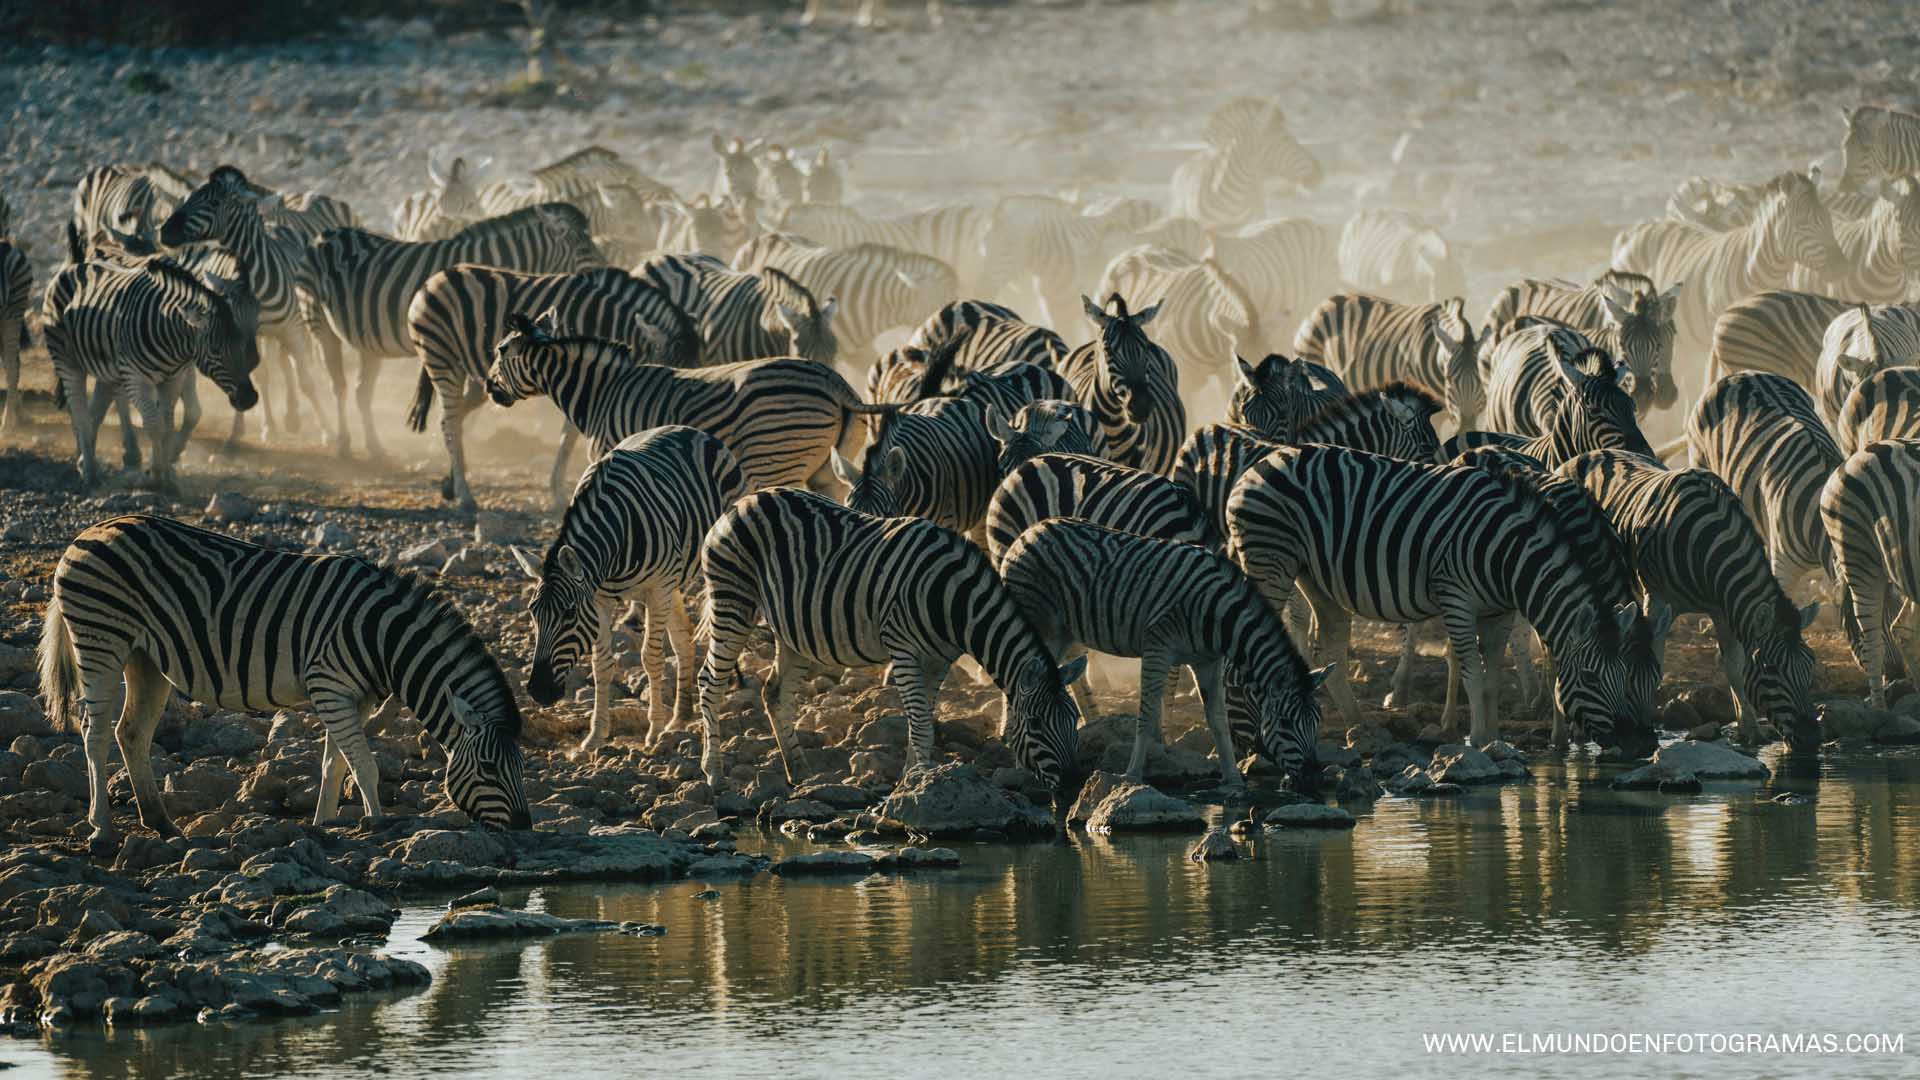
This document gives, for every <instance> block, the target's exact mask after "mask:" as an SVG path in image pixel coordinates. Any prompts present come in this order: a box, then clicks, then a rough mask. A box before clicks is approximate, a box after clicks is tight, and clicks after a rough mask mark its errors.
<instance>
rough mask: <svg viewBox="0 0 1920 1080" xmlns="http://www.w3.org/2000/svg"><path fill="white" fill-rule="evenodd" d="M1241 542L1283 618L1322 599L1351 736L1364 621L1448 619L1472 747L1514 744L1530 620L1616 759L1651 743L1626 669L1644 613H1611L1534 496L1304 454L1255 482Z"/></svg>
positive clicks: (1560, 695) (1577, 711)
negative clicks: (1510, 641) (1509, 700)
mask: <svg viewBox="0 0 1920 1080" xmlns="http://www.w3.org/2000/svg"><path fill="white" fill-rule="evenodd" d="M1227 533H1228V554H1229V557H1231V558H1232V559H1233V560H1234V561H1235V562H1236V563H1238V564H1239V566H1240V567H1241V569H1242V570H1244V571H1245V572H1246V573H1247V576H1248V577H1250V578H1252V579H1253V581H1254V584H1255V585H1256V586H1258V588H1259V589H1260V591H1261V593H1262V595H1264V596H1265V597H1266V598H1267V600H1268V602H1269V603H1273V604H1279V605H1284V604H1285V603H1286V598H1287V596H1288V595H1289V594H1290V593H1291V591H1292V590H1293V588H1294V587H1295V585H1296V584H1297V585H1298V587H1299V588H1300V590H1301V591H1302V592H1304V593H1305V594H1306V597H1307V601H1308V603H1309V604H1310V605H1311V606H1312V608H1313V614H1314V617H1315V619H1316V621H1317V622H1318V624H1319V632H1318V635H1317V641H1318V654H1319V655H1318V657H1317V659H1318V660H1321V661H1325V662H1329V663H1331V664H1332V666H1333V676H1334V677H1333V678H1331V679H1329V680H1328V684H1327V685H1328V690H1329V692H1330V693H1331V694H1332V696H1333V699H1334V701H1335V702H1337V703H1338V704H1339V706H1340V708H1341V711H1342V713H1343V714H1344V715H1345V716H1346V718H1347V722H1348V723H1355V724H1357V723H1359V722H1360V712H1359V703H1358V702H1357V701H1356V700H1355V699H1354V696H1353V690H1352V688H1351V687H1350V686H1349V685H1348V682H1347V673H1346V659H1347V648H1348V637H1349V634H1350V632H1351V625H1352V621H1353V616H1354V615H1359V616H1362V617H1364V618H1371V619H1380V620H1383V621H1386V622H1395V623H1413V622H1420V621H1422V620H1425V619H1430V618H1434V617H1436V616H1437V617H1439V618H1440V619H1441V620H1442V621H1443V622H1444V623H1445V625H1446V628H1447V637H1448V640H1449V643H1450V644H1451V646H1452V648H1453V650H1454V653H1455V655H1456V656H1458V657H1459V658H1460V666H1461V673H1462V679H1463V681H1464V682H1465V684H1466V687H1467V700H1468V703H1469V707H1470V709H1471V714H1472V719H1473V725H1472V732H1471V738H1472V740H1473V742H1474V743H1475V744H1476V745H1485V744H1487V743H1489V742H1491V741H1493V740H1494V739H1496V738H1498V734H1499V733H1498V719H1499V710H1498V708H1497V690H1498V686H1499V683H1498V680H1495V679H1490V678H1488V677H1487V674H1488V669H1489V667H1490V666H1491V665H1490V661H1491V659H1492V657H1493V656H1494V655H1496V650H1497V649H1499V648H1501V647H1504V645H1505V643H1506V641H1507V638H1508V637H1509V633H1510V630H1511V627H1512V625H1513V620H1514V618H1515V615H1516V613H1517V614H1518V616H1519V617H1521V618H1524V619H1526V620H1527V622H1529V623H1531V624H1532V625H1533V627H1534V628H1535V629H1536V630H1537V631H1538V632H1539V634H1540V637H1541V640H1542V641H1543V642H1545V644H1546V646H1547V650H1548V653H1549V654H1550V655H1551V656H1552V657H1553V659H1554V661H1555V663H1556V665H1557V672H1558V679H1557V680H1556V683H1555V687H1554V691H1555V700H1556V701H1557V702H1558V703H1559V705H1560V707H1561V709H1562V710H1563V711H1564V712H1565V713H1566V715H1567V716H1568V717H1569V718H1570V719H1572V720H1573V721H1574V722H1575V723H1578V724H1581V725H1583V727H1584V729H1585V730H1586V731H1587V732H1588V734H1589V735H1590V737H1592V738H1593V739H1594V741H1596V742H1599V743H1600V744H1601V745H1602V746H1610V745H1614V744H1615V743H1617V742H1637V741H1641V740H1640V738H1639V735H1638V729H1639V727H1640V726H1641V725H1642V723H1643V720H1644V718H1643V717H1642V716H1641V715H1639V714H1638V712H1637V705H1638V703H1636V702H1635V701H1634V700H1633V697H1632V695H1631V694H1630V692H1629V677H1628V673H1627V670H1626V669H1627V664H1626V662H1625V659H1624V654H1625V647H1624V641H1625V638H1626V635H1627V633H1628V632H1629V631H1630V630H1631V629H1632V628H1633V626H1634V623H1635V622H1636V621H1637V620H1638V619H1640V618H1641V616H1640V614H1639V612H1638V609H1635V608H1631V607H1622V608H1620V609H1618V610H1615V609H1614V607H1613V606H1612V605H1610V604H1608V603H1606V599H1605V597H1604V596H1603V595H1602V594H1601V592H1600V588H1599V583H1598V582H1596V581H1595V580H1594V579H1593V578H1592V576H1591V575H1590V574H1589V573H1588V572H1587V570H1586V567H1585V565H1584V563H1583V562H1582V559H1581V554H1580V553H1579V552H1578V551H1575V550H1574V548H1573V546H1572V544H1571V543H1570V541H1569V538H1568V537H1567V536H1566V535H1565V534H1564V533H1563V532H1562V531H1561V529H1560V526H1559V523H1558V520H1557V519H1556V517H1555V516H1554V514H1553V513H1552V511H1551V510H1550V509H1549V508H1548V507H1547V505H1546V504H1545V503H1544V502H1543V501H1542V500H1541V498H1540V495H1539V493H1538V492H1537V491H1535V490H1534V489H1533V488H1532V487H1531V486H1529V485H1526V484H1522V483H1518V482H1515V481H1514V480H1513V479H1511V478H1509V477H1506V476H1504V475H1500V474H1494V473H1489V472H1483V471H1480V470H1477V469H1461V468H1442V467H1437V466H1433V465H1420V464H1414V463H1411V462H1404V461H1396V460H1394V459H1392V458H1385V457H1379V456H1376V455H1373V454H1365V453H1361V452H1359V451H1355V450H1349V449H1346V448H1345V447H1332V446H1303V447H1288V448H1285V449H1281V450H1277V451H1275V452H1274V453H1272V454H1270V455H1268V456H1267V457H1265V458H1262V459H1261V460H1260V461H1258V462H1256V463H1255V464H1254V465H1253V466H1252V467H1251V468H1249V469H1248V470H1247V472H1246V474H1245V475H1243V476H1242V477H1241V478H1240V482H1239V483H1238V484H1237V485H1236V486H1235V487H1234V490H1233V495H1232V496H1231V497H1230V498H1229V499H1228V500H1227ZM1648 704H1650V703H1648Z"/></svg>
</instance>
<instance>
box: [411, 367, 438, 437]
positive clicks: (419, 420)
mask: <svg viewBox="0 0 1920 1080" xmlns="http://www.w3.org/2000/svg"><path fill="white" fill-rule="evenodd" d="M431 408H433V377H432V376H430V375H428V374H427V365H425V364H421V365H420V381H419V382H416V383H414V384H413V403H412V404H410V405H408V406H407V426H408V427H410V428H412V429H413V430H415V431H425V430H427V410H428V409H431Z"/></svg>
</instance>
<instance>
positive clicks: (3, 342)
mask: <svg viewBox="0 0 1920 1080" xmlns="http://www.w3.org/2000/svg"><path fill="white" fill-rule="evenodd" d="M0 368H5V369H6V375H7V403H6V406H5V407H4V408H0V432H5V431H10V430H12V428H13V425H14V421H15V418H16V416H17V414H18V413H19V411H20V322H19V320H17V319H9V320H7V321H6V322H4V323H0Z"/></svg>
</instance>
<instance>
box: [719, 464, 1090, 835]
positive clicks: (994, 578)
mask: <svg viewBox="0 0 1920 1080" xmlns="http://www.w3.org/2000/svg"><path fill="white" fill-rule="evenodd" d="M702 568H703V569H704V571H705V573H706V579H707V592H706V599H705V602H704V603H703V604H702V605H701V608H700V629H699V637H700V638H701V639H702V640H704V641H705V642H706V644H707V656H706V662H705V664H704V665H703V666H702V667H701V669H700V677H699V681H698V686H699V699H700V716H701V719H702V721H703V723H704V725H705V737H704V739H703V748H702V750H701V754H700V767H701V770H702V771H703V772H704V773H705V774H706V776H707V779H708V782H709V783H712V784H716V785H717V784H719V783H720V782H721V777H722V776H723V775H724V771H723V770H722V768H721V761H720V745H719V737H718V736H719V731H718V726H717V719H716V717H715V715H714V710H715V706H716V704H717V701H716V699H717V698H718V696H719V694H720V690H721V687H722V686H723V685H724V683H725V681H726V680H727V678H728V677H729V676H731V675H732V674H733V671H734V668H735V666H736V665H737V664H738V663H739V660H740V654H741V652H743V651H744V650H745V649H746V646H747V641H748V638H749V636H750V635H751V634H752V632H753V628H754V624H755V623H756V621H757V620H758V617H759V615H760V614H761V613H762V612H764V613H765V614H766V617H767V621H768V623H769V624H771V627H772V630H773V638H774V648H775V652H774V663H773V671H772V673H771V674H770V675H769V676H768V678H767V681H766V684H765V686H764V688H763V690H762V692H761V701H762V702H763V704H764V706H765V708H766V711H767V713H768V717H769V719H770V720H771V721H772V726H773V734H774V740H775V742H776V743H777V744H778V746H779V748H780V756H781V760H782V761H783V762H784V763H785V765H786V769H787V775H788V777H789V778H790V779H791V780H792V781H794V782H796V783H797V782H799V781H800V780H801V779H803V778H804V777H806V776H807V775H808V773H807V769H806V765H805V763H804V761H803V760H802V759H801V751H800V748H799V746H798V745H797V744H796V743H795V742H794V739H793V734H792V727H793V716H794V711H795V709H796V708H797V707H798V704H799V703H798V701H797V700H796V697H797V692H798V690H799V680H800V678H801V676H802V675H804V674H805V673H806V672H805V670H804V669H806V668H810V667H812V666H814V665H830V666H834V667H841V668H849V667H872V666H876V665H880V664H887V665H890V666H889V669H888V678H887V681H888V682H890V683H892V684H893V687H894V689H895V690H896V691H898V692H899V694H900V699H901V703H902V704H903V705H904V706H905V710H906V714H907V771H909V772H911V771H912V770H913V769H914V768H916V767H919V766H927V765H931V764H932V763H933V751H934V745H933V713H934V704H935V699H936V698H937V697H938V696H939V693H940V684H941V683H942V682H944V681H945V680H946V675H947V669H948V668H949V667H950V666H951V665H952V664H953V662H954V661H955V660H957V659H959V658H960V657H961V656H963V655H965V656H970V657H972V658H973V659H974V660H975V661H977V662H978V663H979V664H980V666H981V667H982V668H984V669H985V670H986V672H987V674H988V675H989V676H991V677H992V679H993V681H994V683H995V684H996V685H997V686H999V688H1000V690H1001V692H1002V693H1004V694H1005V695H1006V707H1005V710H1004V712H1003V714H1002V715H1003V721H1002V730H1001V738H1002V739H1003V740H1004V741H1005V743H1006V745H1007V747H1008V749H1010V750H1011V751H1012V752H1013V756H1014V760H1015V761H1016V762H1018V763H1019V764H1021V765H1023V766H1025V767H1026V768H1027V769H1028V770H1029V771H1031V772H1032V773H1033V774H1034V775H1035V776H1037V777H1039V778H1040V780H1041V782H1042V783H1044V784H1045V785H1047V786H1048V787H1050V788H1052V789H1053V791H1054V798H1055V802H1056V805H1057V807H1058V808H1059V809H1061V810H1064V809H1065V808H1066V806H1067V804H1068V802H1069V801H1070V800H1071V799H1072V798H1073V797H1074V795H1075V794H1076V793H1077V791H1078V789H1079V786H1080V783H1081V781H1082V779H1083V777H1084V774H1083V772H1082V771H1081V768H1080V763H1079V755H1080V739H1079V732H1078V725H1079V720H1080V716H1079V711H1078V710H1077V709H1076V708H1075V707H1074V704H1073V699H1072V697H1071V696H1070V695H1069V694H1068V692H1067V684H1068V683H1070V682H1072V681H1073V680H1075V679H1077V678H1079V676H1080V673H1081V672H1082V671H1083V670H1085V667H1086V663H1085V661H1084V660H1078V661H1075V662H1073V663H1069V664H1067V665H1065V666H1064V667H1063V666H1061V665H1059V664H1057V663H1055V661H1054V657H1053V655H1052V654H1051V653H1049V652H1048V651H1047V647H1046V643H1045V642H1044V641H1042V640H1041V638H1040V636H1039V635H1038V634H1036V633H1034V631H1033V628H1032V627H1031V626H1029V625H1028V624H1027V621H1026V620H1025V619H1024V618H1022V617H1021V615H1020V611H1019V608H1017V607H1016V606H1015V605H1014V602H1013V598H1012V597H1011V596H1010V595H1009V594H1008V593H1007V589H1006V586H1005V585H1003V584H1001V582H1000V578H999V576H998V575H997V574H995V573H994V571H993V567H992V565H990V564H989V563H988V562H987V557H986V556H985V555H983V554H981V553H980V549H979V548H977V547H975V546H974V545H972V544H970V543H968V542H967V541H966V540H965V538H963V537H961V536H960V535H959V534H958V533H955V532H953V531H951V530H948V529H943V528H941V527H940V526H938V525H935V524H934V523H933V522H931V521H925V520H923V519H920V518H873V517H868V516H867V515H865V514H861V513H857V512H855V511H852V510H848V509H847V508H846V507H844V506H841V505H839V504H837V503H835V502H833V501H832V500H830V499H826V498H823V497H821V496H819V495H816V494H814V493H812V492H808V491H801V490H798V489H794V488H777V489H774V490H771V491H761V492H757V493H755V494H752V495H749V496H747V497H746V498H744V499H741V500H740V501H738V502H736V503H734V504H733V506H732V507H731V508H729V509H728V510H727V512H726V513H724V514H722V515H721V517H720V520H719V521H718V522H715V523H714V526H713V529H712V530H711V531H709V532H708V533H707V539H706V544H705V547H704V550H703V552H702Z"/></svg>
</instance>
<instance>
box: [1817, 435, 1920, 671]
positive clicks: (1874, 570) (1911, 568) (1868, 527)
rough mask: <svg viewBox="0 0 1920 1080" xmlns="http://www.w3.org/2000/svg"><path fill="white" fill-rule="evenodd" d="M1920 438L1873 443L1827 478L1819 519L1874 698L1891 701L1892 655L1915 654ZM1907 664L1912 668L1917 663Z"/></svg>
mask: <svg viewBox="0 0 1920 1080" xmlns="http://www.w3.org/2000/svg"><path fill="white" fill-rule="evenodd" d="M1916 491H1920V442H1914V441H1913V440H1910V439H1885V440H1880V441H1877V442H1869V443H1867V444H1865V445H1864V446H1862V447H1861V448H1860V449H1859V450H1856V451H1854V453H1853V455H1852V456H1851V457H1849V458H1847V460H1846V462H1845V463H1844V464H1843V465H1842V466H1841V467H1840V468H1838V469H1835V470H1834V471H1833V474H1832V475H1831V476H1829V477H1828V478H1827V482H1826V487H1825V489H1824V490H1823V491H1822V492H1821V494H1820V518H1821V523H1822V525H1823V526H1824V528H1825V530H1826V534H1827V537H1828V538H1829V540H1830V542H1831V543H1832V545H1833V565H1834V576H1835V578H1836V580H1837V581H1838V582H1839V585H1840V622H1841V626H1842V627H1843V628H1844V629H1845V631H1846V634H1847V644H1848V645H1849V646H1851V647H1852V649H1853V656H1854V659H1855V660H1857V661H1859V663H1860V667H1861V669H1862V670H1864V671H1865V672H1866V673H1867V693H1868V701H1870V702H1871V703H1872V705H1873V707H1874V708H1876V709H1879V708H1885V707H1886V694H1887V690H1886V676H1887V653H1888V651H1889V650H1892V651H1893V652H1894V653H1895V655H1897V656H1898V657H1900V658H1901V663H1902V666H1906V665H1907V664H1908V663H1909V662H1910V661H1912V660H1914V659H1915V658H1916V657H1915V653H1914V651H1913V626H1912V623H1911V615H1912V609H1913V605H1914V603H1915V598H1916V597H1920V548H1916V546H1915V543H1914V537H1915V536H1916V535H1920V521H1916V520H1915V517H1914V497H1915V492H1916ZM1906 670H1908V671H1912V670H1913V669H1912V668H1911V667H1906Z"/></svg>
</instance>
